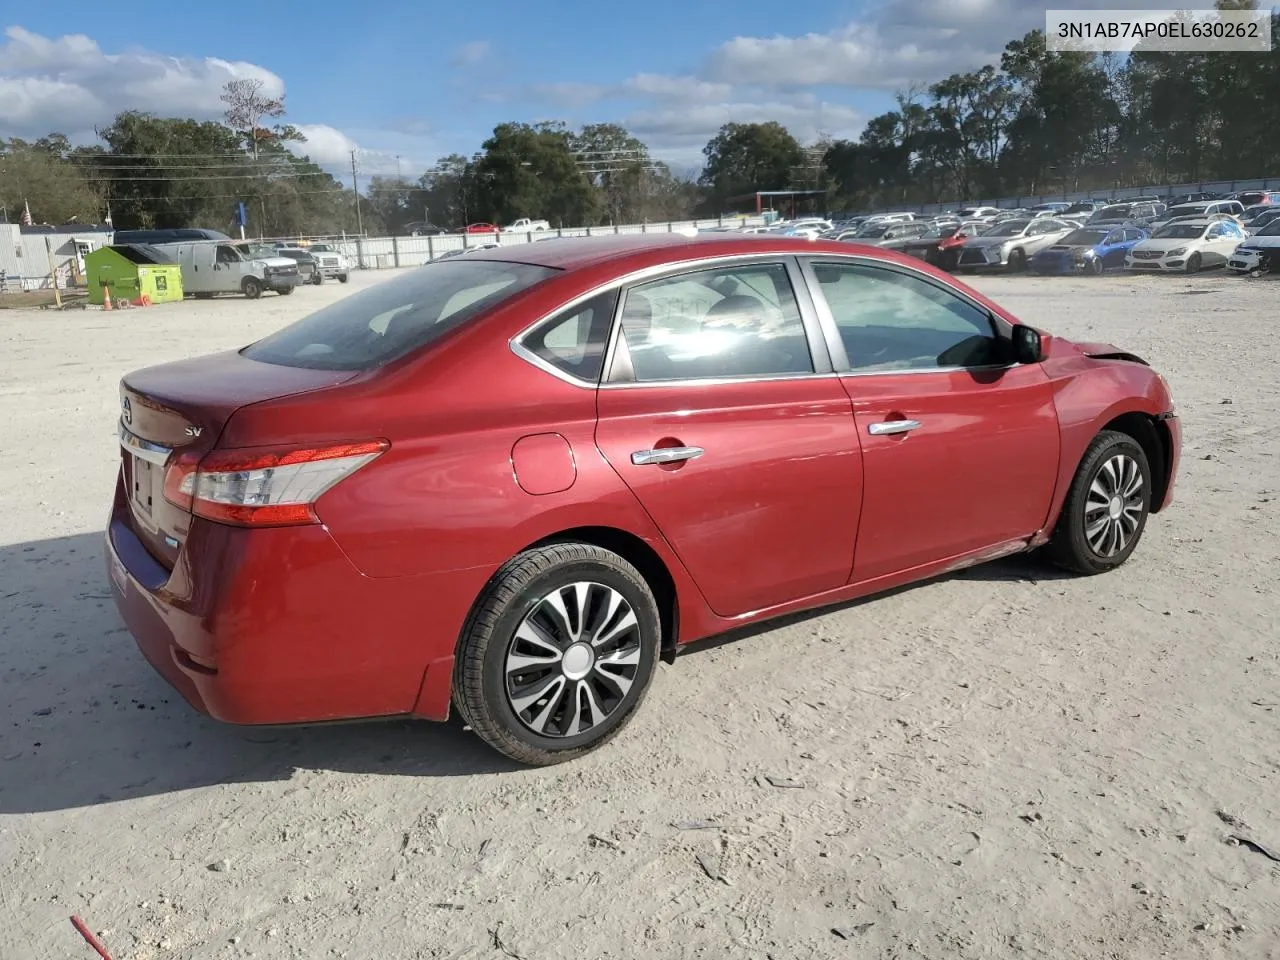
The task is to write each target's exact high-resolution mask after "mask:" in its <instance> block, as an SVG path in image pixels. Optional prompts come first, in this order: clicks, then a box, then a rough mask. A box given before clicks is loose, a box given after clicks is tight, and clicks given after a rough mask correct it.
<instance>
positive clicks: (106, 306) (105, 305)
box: [102, 286, 111, 310]
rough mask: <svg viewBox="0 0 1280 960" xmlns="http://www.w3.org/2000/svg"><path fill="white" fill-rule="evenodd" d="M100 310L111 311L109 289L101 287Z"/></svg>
mask: <svg viewBox="0 0 1280 960" xmlns="http://www.w3.org/2000/svg"><path fill="white" fill-rule="evenodd" d="M102 309H103V310H110V309H111V288H110V287H108V286H103V288H102Z"/></svg>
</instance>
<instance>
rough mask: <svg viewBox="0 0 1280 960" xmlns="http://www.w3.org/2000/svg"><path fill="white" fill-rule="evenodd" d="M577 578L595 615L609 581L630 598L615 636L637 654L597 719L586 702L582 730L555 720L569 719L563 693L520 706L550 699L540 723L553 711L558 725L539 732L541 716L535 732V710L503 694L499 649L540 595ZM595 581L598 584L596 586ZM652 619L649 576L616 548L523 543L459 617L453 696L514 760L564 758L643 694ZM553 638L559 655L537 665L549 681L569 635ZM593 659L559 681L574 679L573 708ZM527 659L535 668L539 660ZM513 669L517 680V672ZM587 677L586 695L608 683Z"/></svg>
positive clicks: (610, 733)
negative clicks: (628, 617)
mask: <svg viewBox="0 0 1280 960" xmlns="http://www.w3.org/2000/svg"><path fill="white" fill-rule="evenodd" d="M584 581H585V582H589V583H591V584H594V585H595V586H594V587H593V588H592V591H593V592H592V598H593V599H592V601H591V602H592V603H593V604H596V605H595V606H594V607H592V608H590V609H591V610H593V611H594V612H596V613H597V615H599V614H600V613H601V612H602V611H603V608H601V607H600V606H599V601H598V599H597V598H598V597H604V596H608V591H610V590H611V591H614V592H616V593H617V594H619V595H620V596H621V597H622V599H623V600H625V601H626V603H627V604H629V605H630V607H631V611H632V612H633V613H634V615H635V622H636V625H635V627H634V628H633V629H631V630H627V631H625V632H624V633H623V634H622V635H621V636H623V637H625V638H626V642H627V643H628V644H630V645H632V646H636V647H638V659H637V662H636V664H635V671H634V674H633V675H632V676H631V678H630V679H631V684H630V686H629V688H628V689H627V690H626V691H625V693H624V695H622V696H621V697H618V698H616V702H615V703H614V705H613V706H612V708H611V709H610V710H609V711H608V712H607V713H605V712H603V710H602V711H601V714H602V715H601V718H600V720H599V721H598V722H595V714H596V711H595V710H594V709H592V710H590V712H591V714H592V718H593V722H592V723H591V725H590V727H589V728H588V729H587V730H586V731H585V732H581V733H576V734H574V733H569V732H568V730H565V729H564V728H565V727H569V724H568V720H569V718H568V716H567V714H566V713H565V712H564V711H567V710H568V703H569V702H570V701H569V700H568V699H565V698H562V695H561V694H559V693H556V694H555V696H554V701H553V702H551V703H548V701H546V700H538V701H535V702H533V703H531V704H530V705H529V707H527V708H526V710H525V711H524V712H525V713H528V714H532V713H533V711H534V709H535V708H537V709H543V708H545V707H546V706H550V707H551V708H552V710H553V712H552V716H551V720H549V721H547V723H548V724H549V723H550V722H551V721H552V720H556V718H560V720H559V723H560V724H561V730H557V731H553V735H550V736H548V735H544V734H545V731H546V725H545V724H544V726H543V731H544V732H543V733H539V732H538V731H537V730H535V729H533V728H532V726H531V724H535V723H536V722H537V721H536V719H532V720H529V721H528V722H527V721H526V720H525V719H522V718H521V716H519V715H518V714H517V709H516V707H515V706H514V705H513V703H512V701H511V696H512V695H513V694H511V693H510V692H509V689H508V670H507V655H508V652H509V651H510V650H513V649H515V647H514V645H515V643H516V631H517V630H518V629H519V628H520V627H521V625H522V624H523V623H524V622H525V618H526V617H532V616H535V615H540V614H537V611H538V610H539V609H540V608H541V607H542V604H543V601H544V599H545V598H547V597H549V596H550V595H552V594H553V593H554V592H556V591H558V590H561V589H567V588H568V587H569V586H570V585H572V584H576V583H582V582H584ZM597 589H598V590H601V591H603V592H602V593H597V592H596V591H597ZM582 619H584V620H586V619H587V618H586V617H584V618H582ZM610 622H612V621H610ZM605 626H608V622H605V623H599V624H598V625H597V629H601V630H602V629H603V628H604V627H605ZM661 629H662V628H661V620H660V618H659V616H658V605H657V602H656V601H655V600H654V598H653V592H652V591H651V590H650V589H649V585H648V584H647V583H646V582H645V580H644V578H643V577H642V576H641V575H640V573H639V572H638V571H637V570H636V569H635V567H633V566H632V565H631V564H629V563H627V561H626V560H624V559H622V557H620V556H618V555H617V554H615V553H612V552H610V551H608V550H605V549H603V548H601V547H597V546H594V545H591V544H586V543H558V544H551V545H550V546H546V547H538V548H535V549H533V550H527V551H525V552H524V553H521V554H518V555H517V556H515V557H514V558H512V559H511V560H509V561H507V563H505V564H504V565H503V566H502V568H501V569H500V570H499V571H498V572H497V573H496V574H495V575H494V577H493V579H492V580H490V581H489V584H488V586H487V587H486V588H485V590H484V592H483V593H482V594H481V595H480V598H479V599H478V600H477V601H476V605H475V607H473V608H472V611H471V615H470V616H469V617H468V618H467V623H466V625H465V626H464V627H463V632H462V637H461V639H460V641H459V645H458V655H457V659H456V661H455V668H454V678H453V700H454V704H455V706H456V707H457V708H458V712H459V713H460V714H461V715H462V717H463V719H464V720H465V721H466V722H467V723H468V724H470V726H471V729H472V730H474V731H475V732H476V734H477V735H479V737H480V738H481V739H482V740H484V742H485V743H487V744H489V746H491V747H493V748H494V749H495V750H498V751H499V752H500V753H503V754H505V755H506V756H508V757H510V758H512V759H513V760H517V761H519V762H521V763H525V764H530V765H534V766H547V765H550V764H554V763H563V762H565V761H567V760H572V759H574V758H576V757H580V756H582V755H583V754H585V753H589V752H590V751H592V750H595V749H596V748H598V747H600V746H602V745H603V744H604V743H606V742H607V741H609V740H610V739H612V738H613V737H614V736H615V735H616V734H617V733H618V731H620V730H621V729H622V728H623V726H625V725H626V723H627V722H628V720H630V718H631V716H632V715H633V714H634V713H635V711H636V709H637V708H638V707H639V706H640V704H641V703H642V702H643V701H644V697H645V694H646V693H647V692H648V689H649V685H650V682H651V681H652V680H653V675H654V672H655V671H656V669H657V665H658V653H659V647H660V645H661V644H660V639H661ZM543 635H544V636H549V634H545V633H544V634H543ZM557 646H560V648H561V650H562V655H561V658H560V660H559V662H558V663H557V664H556V665H555V666H552V665H550V664H548V665H547V666H546V667H545V668H543V669H545V670H546V673H545V674H542V676H548V677H550V678H551V679H550V681H549V682H551V683H553V684H554V678H555V677H556V676H561V677H563V676H564V673H563V672H562V671H564V670H565V663H566V659H565V657H564V656H563V650H567V649H568V647H569V644H567V643H566V644H564V645H560V644H557ZM592 661H593V662H592V669H590V670H588V672H587V676H586V677H584V678H583V679H582V680H580V681H577V680H569V681H566V682H564V683H563V685H562V688H563V689H567V688H568V687H569V686H570V684H573V685H574V686H573V689H574V694H573V701H574V702H576V703H577V704H578V708H579V710H582V704H583V703H584V700H583V699H582V691H581V689H580V685H581V684H588V685H590V683H591V682H593V681H592V678H593V677H594V676H595V672H596V671H595V670H594V658H592ZM530 669H531V670H534V671H535V672H536V670H537V669H538V668H536V667H532V668H530ZM600 672H601V673H603V671H600ZM514 676H515V679H516V680H518V679H519V677H520V676H521V675H520V674H515V675H514ZM541 683H542V680H541V679H535V680H533V681H532V682H530V683H529V687H530V688H531V689H533V690H538V689H546V688H542V687H540V686H539V684H541ZM594 683H595V686H594V687H592V689H591V690H590V691H589V692H590V693H591V694H592V699H591V700H590V702H591V703H595V702H597V701H599V702H601V703H607V702H608V700H607V699H605V697H604V695H602V694H601V692H600V691H601V689H604V690H605V692H606V693H607V692H608V688H607V685H606V686H605V687H603V688H602V687H600V686H599V684H600V681H594ZM561 708H563V709H561ZM582 712H583V713H586V712H588V711H582ZM569 729H572V727H569Z"/></svg>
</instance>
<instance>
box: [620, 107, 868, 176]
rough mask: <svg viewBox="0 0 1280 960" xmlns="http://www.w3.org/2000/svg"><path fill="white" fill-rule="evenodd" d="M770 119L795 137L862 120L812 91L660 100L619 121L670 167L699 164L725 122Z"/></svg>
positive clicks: (851, 126)
mask: <svg viewBox="0 0 1280 960" xmlns="http://www.w3.org/2000/svg"><path fill="white" fill-rule="evenodd" d="M770 120H776V121H777V122H778V123H780V124H782V125H783V126H784V127H786V128H787V129H788V130H789V131H791V134H792V135H793V136H794V137H795V138H796V139H797V140H799V141H800V142H801V143H813V142H814V141H816V140H817V139H818V137H819V136H820V135H823V134H826V135H829V136H832V137H836V138H840V137H851V136H854V135H856V134H857V132H858V131H859V130H861V129H862V125H863V123H864V122H865V121H866V117H864V116H863V115H862V114H861V113H860V112H859V111H857V110H855V109H854V108H852V107H848V106H845V105H843V104H836V103H827V102H824V101H822V100H819V99H818V98H817V97H814V96H809V97H800V98H795V99H793V100H791V101H786V100H780V99H779V100H762V101H758V102H756V101H742V102H725V103H704V104H679V105H676V104H666V105H659V106H655V107H652V108H647V109H642V110H637V111H636V112H634V113H632V114H630V115H629V116H627V117H626V118H625V119H624V120H623V121H622V125H623V126H625V127H626V128H627V129H628V130H630V131H631V132H632V133H634V134H635V135H636V136H637V137H639V138H640V139H641V140H643V141H644V142H645V143H646V144H647V145H648V146H649V149H650V151H651V152H652V153H653V155H654V156H656V157H659V158H660V159H662V160H665V161H666V162H667V163H669V164H671V165H672V166H674V167H680V168H683V169H692V168H697V167H701V165H702V161H703V156H702V148H703V147H704V146H705V145H706V143H707V141H708V140H710V139H711V138H712V137H713V136H715V134H716V131H717V130H719V129H720V128H721V127H722V126H724V125H725V124H726V123H766V122H768V121H770Z"/></svg>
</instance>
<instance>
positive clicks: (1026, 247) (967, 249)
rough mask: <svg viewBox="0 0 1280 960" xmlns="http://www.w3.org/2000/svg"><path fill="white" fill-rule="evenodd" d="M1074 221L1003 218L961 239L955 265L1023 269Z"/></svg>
mask: <svg viewBox="0 0 1280 960" xmlns="http://www.w3.org/2000/svg"><path fill="white" fill-rule="evenodd" d="M1075 229H1078V224H1075V223H1072V222H1071V221H1068V220H1059V219H1058V218H1057V217H1036V218H1035V219H1021V220H1004V221H1001V222H1000V223H997V224H995V225H994V226H992V227H991V228H990V229H988V230H986V231H984V232H983V234H982V235H981V236H979V237H974V238H972V239H971V240H969V241H968V242H966V243H965V245H964V249H963V250H962V251H961V253H960V261H959V263H957V264H956V268H957V269H958V270H960V271H961V272H964V271H968V270H1009V271H1010V272H1018V271H1021V270H1025V269H1026V266H1027V263H1028V262H1029V261H1030V260H1031V257H1032V256H1034V255H1035V254H1036V253H1037V252H1039V251H1040V250H1043V249H1044V248H1045V247H1048V246H1052V245H1053V244H1055V243H1057V242H1058V241H1059V240H1061V239H1062V238H1063V237H1065V236H1066V235H1067V234H1068V233H1070V232H1071V231H1072V230H1075Z"/></svg>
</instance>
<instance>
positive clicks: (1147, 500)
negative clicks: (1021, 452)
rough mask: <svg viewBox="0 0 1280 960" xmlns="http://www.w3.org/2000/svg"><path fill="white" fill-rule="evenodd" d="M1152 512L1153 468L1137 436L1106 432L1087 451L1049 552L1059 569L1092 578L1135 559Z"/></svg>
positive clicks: (1047, 554)
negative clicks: (1060, 567) (1134, 553)
mask: <svg viewBox="0 0 1280 960" xmlns="http://www.w3.org/2000/svg"><path fill="white" fill-rule="evenodd" d="M1150 510H1151V466H1150V464H1148V462H1147V455H1146V454H1145V453H1144V452H1143V450H1142V447H1141V446H1140V445H1139V444H1138V442H1137V441H1136V440H1134V439H1133V438H1132V437H1131V436H1129V435H1128V434H1125V433H1119V432H1117V431H1115V430H1103V431H1102V432H1101V433H1099V434H1098V435H1097V436H1096V437H1094V439H1093V442H1092V443H1091V444H1089V447H1088V449H1087V450H1086V451H1085V454H1084V458H1083V459H1082V460H1081V461H1080V466H1079V468H1078V469H1077V470H1076V475H1075V479H1073V480H1072V481H1071V488H1070V489H1069V490H1068V491H1067V499H1066V502H1065V503H1063V505H1062V515H1061V516H1060V517H1059V518H1058V526H1057V528H1056V529H1055V530H1054V532H1053V536H1052V537H1051V538H1050V540H1049V543H1048V544H1047V545H1046V547H1045V554H1046V556H1047V557H1048V558H1049V559H1050V560H1052V561H1053V562H1054V563H1056V564H1058V565H1059V566H1062V567H1065V568H1066V569H1068V570H1072V571H1074V572H1076V573H1081V574H1086V575H1091V574H1095V573H1105V572H1106V571H1108V570H1114V569H1115V568H1116V567H1118V566H1120V564H1122V563H1124V562H1125V561H1126V560H1128V559H1129V556H1130V555H1131V554H1132V553H1133V551H1134V548H1136V547H1137V546H1138V541H1139V540H1141V539H1142V533H1143V531H1144V530H1145V529H1146V525H1147V516H1148V514H1149V513H1150Z"/></svg>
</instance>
